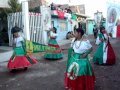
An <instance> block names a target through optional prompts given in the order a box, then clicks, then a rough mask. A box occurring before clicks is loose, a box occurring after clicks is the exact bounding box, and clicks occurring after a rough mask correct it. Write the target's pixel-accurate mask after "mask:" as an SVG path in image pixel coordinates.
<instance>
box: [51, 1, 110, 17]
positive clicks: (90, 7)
mask: <svg viewBox="0 0 120 90" xmlns="http://www.w3.org/2000/svg"><path fill="white" fill-rule="evenodd" d="M107 1H108V0H71V4H73V5H78V4H79V5H80V4H85V9H86V11H85V13H86V15H88V16H90V17H91V18H94V13H95V12H97V10H98V11H100V12H103V16H104V17H106V13H107ZM50 2H55V3H58V4H66V3H68V2H69V0H64V2H63V1H62V2H61V0H50Z"/></svg>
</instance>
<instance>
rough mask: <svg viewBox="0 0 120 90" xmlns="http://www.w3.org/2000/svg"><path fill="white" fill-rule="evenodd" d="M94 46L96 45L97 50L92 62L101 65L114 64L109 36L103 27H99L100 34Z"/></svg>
mask: <svg viewBox="0 0 120 90" xmlns="http://www.w3.org/2000/svg"><path fill="white" fill-rule="evenodd" d="M96 44H98V48H97V49H96V52H95V53H94V56H93V62H94V63H96V64H101V65H103V64H104V65H112V64H115V60H116V57H115V53H114V50H113V48H112V45H111V44H110V41H109V35H108V34H107V32H106V31H105V28H104V27H103V26H102V27H100V33H99V35H98V37H97V39H96Z"/></svg>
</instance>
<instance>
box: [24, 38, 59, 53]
mask: <svg viewBox="0 0 120 90" xmlns="http://www.w3.org/2000/svg"><path fill="white" fill-rule="evenodd" d="M58 49H59V48H55V47H51V46H47V45H43V44H39V43H36V42H32V41H29V40H26V51H27V52H28V51H29V52H30V53H36V52H46V51H47V52H48V51H51V52H52V51H56V50H58Z"/></svg>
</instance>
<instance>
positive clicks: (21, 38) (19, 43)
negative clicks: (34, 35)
mask: <svg viewBox="0 0 120 90" xmlns="http://www.w3.org/2000/svg"><path fill="white" fill-rule="evenodd" d="M21 41H24V39H23V37H17V38H15V39H14V44H15V45H16V47H20V46H22V43H21Z"/></svg>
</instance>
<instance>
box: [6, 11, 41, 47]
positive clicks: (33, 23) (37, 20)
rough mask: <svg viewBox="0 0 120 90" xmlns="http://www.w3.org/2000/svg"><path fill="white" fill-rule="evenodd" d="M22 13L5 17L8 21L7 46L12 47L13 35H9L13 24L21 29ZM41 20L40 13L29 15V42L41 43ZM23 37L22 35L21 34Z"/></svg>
mask: <svg viewBox="0 0 120 90" xmlns="http://www.w3.org/2000/svg"><path fill="white" fill-rule="evenodd" d="M22 16H23V15H22V12H16V13H10V14H9V15H8V17H7V19H8V36H9V45H10V46H12V42H13V35H12V34H11V29H12V27H14V26H15V23H17V24H18V27H20V28H22V29H23V27H24V25H23V20H22ZM41 22H42V20H41V14H40V13H32V12H30V13H29V30H30V40H31V41H34V42H38V43H43V25H42V23H41ZM23 35H24V33H23Z"/></svg>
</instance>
